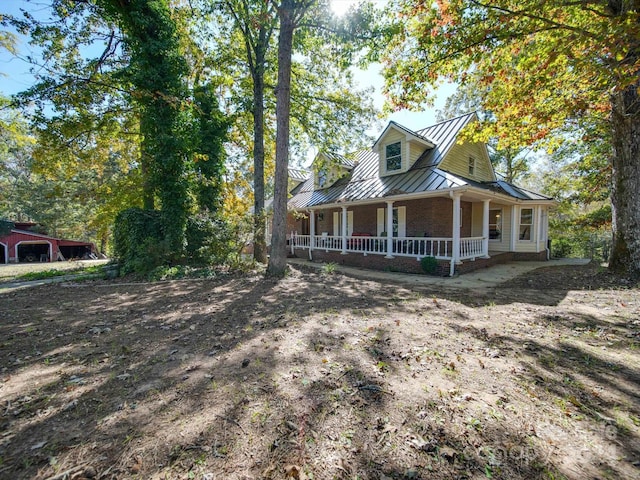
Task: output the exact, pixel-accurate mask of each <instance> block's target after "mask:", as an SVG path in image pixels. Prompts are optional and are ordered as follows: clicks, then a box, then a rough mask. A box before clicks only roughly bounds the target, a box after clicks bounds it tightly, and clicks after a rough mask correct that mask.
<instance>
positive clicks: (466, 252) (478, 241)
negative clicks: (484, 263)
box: [459, 237, 489, 260]
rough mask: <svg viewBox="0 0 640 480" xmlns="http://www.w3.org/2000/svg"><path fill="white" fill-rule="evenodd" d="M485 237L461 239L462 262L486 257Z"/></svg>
mask: <svg viewBox="0 0 640 480" xmlns="http://www.w3.org/2000/svg"><path fill="white" fill-rule="evenodd" d="M483 240H484V238H483V237H468V238H461V239H460V257H459V258H460V260H468V259H470V258H478V257H483V256H486V255H487V254H488V253H489V252H485V251H484V242H483Z"/></svg>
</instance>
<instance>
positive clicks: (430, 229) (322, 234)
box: [289, 191, 547, 275]
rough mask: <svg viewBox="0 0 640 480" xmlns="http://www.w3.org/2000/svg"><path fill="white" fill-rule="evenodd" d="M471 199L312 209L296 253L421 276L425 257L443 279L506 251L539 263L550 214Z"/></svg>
mask: <svg viewBox="0 0 640 480" xmlns="http://www.w3.org/2000/svg"><path fill="white" fill-rule="evenodd" d="M464 193H465V192H462V191H460V192H456V191H451V192H450V193H449V195H447V196H444V195H442V194H440V195H439V196H422V197H420V198H412V199H407V198H402V199H397V200H396V199H393V200H392V199H388V200H385V201H384V203H381V202H380V201H378V202H376V203H373V202H370V203H368V204H364V203H362V204H353V203H352V204H343V205H328V206H323V207H318V208H310V209H308V210H306V211H305V212H304V213H303V214H302V213H298V215H297V219H296V220H295V221H292V222H290V226H291V228H290V236H289V246H290V249H291V254H292V255H295V256H299V257H300V256H308V257H309V259H313V260H317V259H323V260H325V261H339V262H340V263H344V264H354V265H355V264H357V265H362V266H369V265H370V266H371V267H372V268H389V269H395V268H399V269H404V270H407V267H408V269H409V270H411V271H420V263H419V262H420V261H421V260H422V259H423V258H424V257H434V258H435V259H436V260H438V261H439V263H440V265H441V267H440V268H439V272H440V273H441V274H444V275H446V274H448V275H453V274H454V273H455V272H456V270H460V271H463V270H464V271H467V270H468V267H467V268H464V269H460V268H458V267H459V266H461V265H462V264H463V263H469V262H475V261H476V260H479V259H489V258H490V257H491V256H492V255H497V254H504V253H507V252H513V253H516V252H521V253H522V254H525V255H527V254H529V255H528V256H530V257H531V258H532V259H540V257H541V255H540V253H541V252H543V251H544V250H545V247H546V245H542V244H541V243H542V239H543V238H544V236H545V235H546V233H545V232H546V228H545V225H546V212H547V211H546V208H544V207H542V206H531V207H529V206H526V207H524V206H519V205H516V204H512V205H508V204H505V203H500V202H497V201H496V199H495V198H491V197H490V196H487V197H486V198H482V197H478V196H476V195H473V196H472V195H469V194H468V193H467V194H466V195H464ZM389 233H391V234H389ZM381 259H385V261H383V260H381ZM394 259H395V260H394ZM408 261H413V262H414V264H413V265H409V264H408ZM477 263H478V264H479V265H482V264H484V263H486V262H484V261H483V262H477Z"/></svg>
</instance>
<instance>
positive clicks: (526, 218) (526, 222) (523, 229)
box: [520, 208, 533, 241]
mask: <svg viewBox="0 0 640 480" xmlns="http://www.w3.org/2000/svg"><path fill="white" fill-rule="evenodd" d="M532 229H533V208H523V209H521V210H520V240H527V241H528V240H531V238H532V237H531V230H532Z"/></svg>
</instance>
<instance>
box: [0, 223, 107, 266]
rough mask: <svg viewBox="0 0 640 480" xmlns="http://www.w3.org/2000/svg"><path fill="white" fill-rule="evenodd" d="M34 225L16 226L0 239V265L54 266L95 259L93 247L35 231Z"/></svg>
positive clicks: (21, 224)
mask: <svg viewBox="0 0 640 480" xmlns="http://www.w3.org/2000/svg"><path fill="white" fill-rule="evenodd" d="M34 227H36V224H35V223H30V222H23V223H18V222H15V223H13V228H11V229H10V232H9V233H8V234H6V235H2V236H0V265H4V264H7V263H22V262H54V261H56V260H67V259H71V258H96V256H95V252H96V248H95V246H94V245H93V243H90V242H79V241H75V240H64V239H62V238H56V237H52V236H50V235H46V234H44V233H38V232H36V231H34Z"/></svg>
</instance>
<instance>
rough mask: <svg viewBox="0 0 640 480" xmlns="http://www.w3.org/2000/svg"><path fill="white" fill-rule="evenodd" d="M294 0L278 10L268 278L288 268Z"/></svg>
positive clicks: (290, 0) (288, 0) (289, 0)
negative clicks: (276, 79)
mask: <svg viewBox="0 0 640 480" xmlns="http://www.w3.org/2000/svg"><path fill="white" fill-rule="evenodd" d="M294 6H295V1H294V0H283V1H282V3H281V5H280V8H279V9H278V16H279V17H280V36H279V37H278V86H277V88H276V171H275V179H274V180H275V181H274V192H273V228H272V236H271V255H270V257H269V265H268V266H267V276H270V277H282V276H284V274H285V271H286V268H287V240H286V238H287V194H288V191H287V183H288V168H289V115H290V112H291V52H292V49H293V31H294V30H295V18H294Z"/></svg>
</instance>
